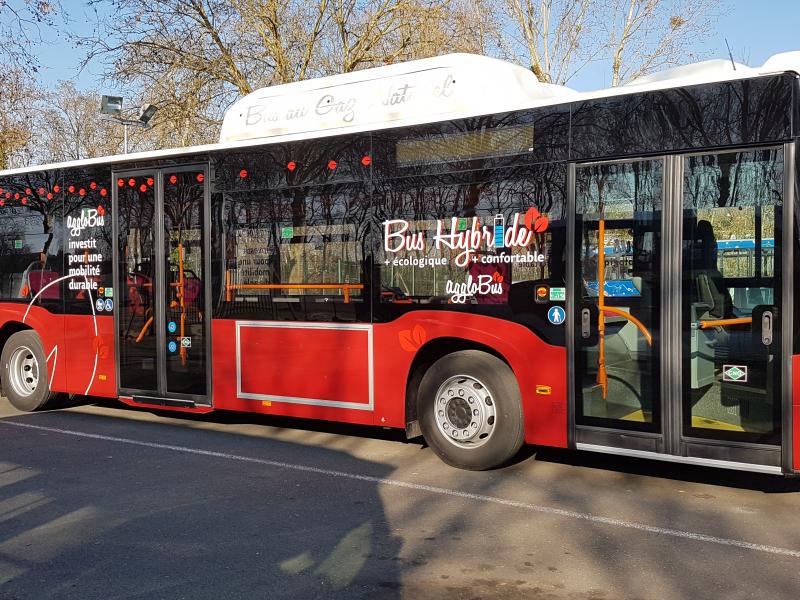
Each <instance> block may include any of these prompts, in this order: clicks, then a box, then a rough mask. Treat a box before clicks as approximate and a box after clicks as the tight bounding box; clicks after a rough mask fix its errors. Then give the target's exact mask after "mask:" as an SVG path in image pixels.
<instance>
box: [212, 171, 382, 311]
mask: <svg viewBox="0 0 800 600" xmlns="http://www.w3.org/2000/svg"><path fill="white" fill-rule="evenodd" d="M223 202H224V207H223V215H224V216H223V219H224V227H223V231H224V233H223V236H224V240H223V242H222V243H223V247H224V253H225V257H224V273H223V275H222V277H221V279H222V295H221V296H222V297H221V299H220V303H219V306H220V307H221V309H220V311H219V312H220V314H219V316H228V315H236V316H237V317H241V316H244V315H249V316H251V317H252V318H260V319H268V320H287V321H362V320H369V305H368V303H366V302H365V298H368V295H367V294H366V292H365V287H366V285H367V277H366V275H365V265H364V258H363V257H364V254H365V253H364V249H365V246H366V245H367V244H368V243H369V242H368V240H369V234H368V219H367V207H368V204H367V202H366V199H365V195H364V191H363V188H362V186H361V185H360V184H350V185H338V186H325V187H319V188H288V189H284V190H269V191H267V190H263V191H251V192H241V193H228V194H225V196H224V200H223Z"/></svg>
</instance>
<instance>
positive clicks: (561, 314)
mask: <svg viewBox="0 0 800 600" xmlns="http://www.w3.org/2000/svg"><path fill="white" fill-rule="evenodd" d="M566 318H567V313H566V312H565V311H564V309H563V308H561V307H560V306H553V307H551V308H550V310H548V311H547V320H548V321H550V323H552V324H553V325H563V324H564V320H565V319H566Z"/></svg>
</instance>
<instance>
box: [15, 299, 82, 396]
mask: <svg viewBox="0 0 800 600" xmlns="http://www.w3.org/2000/svg"><path fill="white" fill-rule="evenodd" d="M26 311H28V305H27V304H22V303H7V304H5V303H4V304H0V327H3V326H5V325H6V324H7V323H11V322H13V323H21V324H24V325H27V326H28V327H31V328H32V329H33V330H34V331H35V332H36V333H37V334H38V335H39V339H41V341H42V349H43V350H44V356H45V358H46V359H47V372H48V373H49V374H50V380H51V383H50V389H51V390H53V391H56V392H63V391H66V387H67V369H66V368H65V367H64V363H63V360H62V359H63V357H64V355H65V354H66V349H65V347H64V317H63V316H62V315H55V314H53V313H51V312H50V311H48V310H45V309H44V308H42V307H40V306H31V307H30V311H28V314H27V315H26V314H25V313H26Z"/></svg>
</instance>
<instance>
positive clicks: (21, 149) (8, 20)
mask: <svg viewBox="0 0 800 600" xmlns="http://www.w3.org/2000/svg"><path fill="white" fill-rule="evenodd" d="M60 9H61V6H60V3H59V2H58V1H57V0H0V38H1V39H2V40H3V42H2V43H0V63H2V64H3V68H2V69H0V89H1V90H3V92H2V94H0V169H4V168H7V167H10V166H16V165H17V164H23V163H25V162H27V161H28V160H29V159H30V149H31V148H30V144H31V142H32V136H33V130H32V128H33V122H34V119H35V107H36V103H37V102H38V101H39V100H40V98H41V91H40V90H39V87H38V84H37V81H36V79H35V74H36V72H37V71H38V70H39V61H38V60H37V58H36V47H37V45H38V44H40V43H41V42H42V31H43V29H46V28H48V27H50V26H51V25H53V24H54V19H55V17H56V16H57V15H59V14H62V15H63V12H60Z"/></svg>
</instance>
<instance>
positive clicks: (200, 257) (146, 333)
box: [113, 165, 210, 406]
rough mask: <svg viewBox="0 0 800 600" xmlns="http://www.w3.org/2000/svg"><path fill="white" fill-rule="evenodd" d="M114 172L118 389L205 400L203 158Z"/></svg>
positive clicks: (171, 400) (170, 400)
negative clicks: (195, 162) (195, 163)
mask: <svg viewBox="0 0 800 600" xmlns="http://www.w3.org/2000/svg"><path fill="white" fill-rule="evenodd" d="M114 179H115V182H116V183H115V186H114V189H115V198H114V203H113V206H114V216H115V218H114V223H115V227H116V229H115V241H116V246H115V256H116V259H115V266H116V269H115V281H116V285H115V290H116V295H117V304H118V310H117V311H116V312H115V317H116V319H117V322H116V328H117V339H118V342H117V348H118V350H117V381H118V388H119V394H120V395H123V396H129V397H132V398H133V399H134V400H137V401H141V402H143V403H148V404H152V403H155V404H169V405H174V406H184V405H185V406H192V405H207V404H210V398H209V392H208V390H209V389H210V369H209V368H208V357H209V347H210V344H209V342H210V340H209V317H210V315H209V314H208V312H207V310H206V307H208V306H209V304H210V302H209V299H208V293H209V290H208V289H207V282H208V276H207V274H208V272H209V267H208V256H209V248H208V239H207V236H206V234H205V232H206V231H208V224H207V219H208V216H209V212H208V206H209V190H208V169H207V166H205V165H200V166H189V167H180V168H172V169H161V170H148V171H135V172H117V173H115V175H114Z"/></svg>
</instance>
